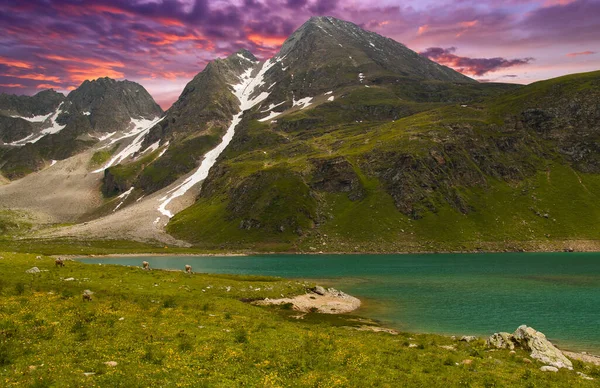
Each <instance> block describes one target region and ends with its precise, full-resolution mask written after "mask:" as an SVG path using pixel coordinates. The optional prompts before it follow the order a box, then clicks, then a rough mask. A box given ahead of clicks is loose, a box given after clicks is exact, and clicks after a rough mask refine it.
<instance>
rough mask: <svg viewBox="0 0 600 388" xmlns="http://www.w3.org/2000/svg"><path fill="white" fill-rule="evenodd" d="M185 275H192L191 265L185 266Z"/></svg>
mask: <svg viewBox="0 0 600 388" xmlns="http://www.w3.org/2000/svg"><path fill="white" fill-rule="evenodd" d="M185 273H192V266H191V265H189V264H186V265H185Z"/></svg>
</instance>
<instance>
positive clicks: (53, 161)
mask: <svg viewBox="0 0 600 388" xmlns="http://www.w3.org/2000/svg"><path fill="white" fill-rule="evenodd" d="M55 164H56V160H54V159H53V160H52V161H51V162H50V167H52V166H54V165H55Z"/></svg>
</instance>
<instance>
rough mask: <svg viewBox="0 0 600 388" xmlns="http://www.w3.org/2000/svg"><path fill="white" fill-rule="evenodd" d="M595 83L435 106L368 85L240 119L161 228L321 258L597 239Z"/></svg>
mask: <svg viewBox="0 0 600 388" xmlns="http://www.w3.org/2000/svg"><path fill="white" fill-rule="evenodd" d="M599 85H600V72H594V73H587V74H579V75H572V76H567V77H561V78H558V79H554V80H549V81H543V82H539V83H535V84H532V85H529V86H526V87H523V88H520V89H517V90H514V91H508V92H506V93H504V94H501V95H500V96H497V97H490V98H487V99H485V100H481V101H480V102H475V103H472V104H462V105H459V104H452V105H444V106H440V107H436V106H435V104H432V103H417V102H410V103H407V102H404V101H403V102H402V103H396V104H395V103H391V101H393V100H394V99H393V98H392V97H391V93H392V91H393V89H390V88H389V87H388V88H386V87H376V86H373V87H371V88H369V89H364V88H360V89H355V90H349V91H347V92H346V93H345V94H342V96H339V97H336V99H335V100H334V101H333V102H328V103H324V104H321V105H319V106H317V107H315V108H314V109H307V110H303V111H299V112H297V113H292V114H289V115H287V116H285V117H284V118H283V119H280V120H277V122H271V123H270V124H266V123H261V122H258V121H257V120H254V119H253V118H252V115H251V114H248V115H246V120H245V121H244V122H243V128H239V129H238V131H237V133H236V135H235V137H234V140H233V142H232V144H231V145H230V147H229V148H228V149H227V150H226V152H225V153H224V155H222V158H221V160H220V162H219V164H218V165H217V166H216V167H215V168H213V170H211V173H210V175H209V177H208V178H207V181H206V182H205V184H204V187H203V191H202V193H201V195H200V197H199V198H198V201H197V203H196V204H195V205H193V206H192V207H190V208H189V209H187V210H185V211H183V212H181V213H180V214H178V215H177V216H176V217H175V218H174V219H173V220H172V222H171V223H170V224H169V226H168V231H169V232H171V233H172V234H173V235H175V236H176V237H179V238H183V239H186V240H189V241H192V242H194V243H196V244H199V245H201V246H206V247H220V246H221V247H222V246H225V247H228V248H252V249H297V250H319V251H321V250H322V251H353V250H360V251H365V250H366V251H402V250H436V249H440V250H446V249H456V250H460V249H476V248H478V247H481V248H486V249H490V248H493V249H519V248H521V247H528V246H530V245H531V244H533V245H538V246H542V245H547V246H555V248H557V247H559V246H560V244H562V241H564V240H581V239H584V240H598V239H600V231H599V229H598V228H597V227H595V226H596V225H597V220H598V219H599V216H600V205H598V203H599V202H598V196H597V193H600V191H599V190H600V175H597V172H598V170H597V165H598V164H597V158H598V156H597V155H598V153H597V149H596V148H595V147H596V144H597V134H598V133H599V129H600V125H599V124H600V112H599V110H598V106H599V104H598V103H599V102H600V93H599V90H600V88H599V87H598V86H599ZM356 104H359V105H360V106H361V107H365V108H357V105H356ZM388 104H389V105H388ZM465 105H466V106H465ZM392 106H393V107H394V109H400V108H402V109H404V112H405V114H404V116H405V117H400V118H399V119H396V120H394V117H395V116H396V114H395V113H394V114H393V115H392V116H394V117H391V116H390V115H389V112H390V107H392ZM392 110H393V109H392ZM420 111H421V112H420ZM340 112H344V113H340ZM346 112H348V113H347V114H346ZM397 116H401V115H397ZM553 244H554V245H553Z"/></svg>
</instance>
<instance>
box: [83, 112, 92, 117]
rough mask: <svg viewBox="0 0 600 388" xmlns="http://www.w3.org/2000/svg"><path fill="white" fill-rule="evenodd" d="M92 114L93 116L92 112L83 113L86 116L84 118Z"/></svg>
mask: <svg viewBox="0 0 600 388" xmlns="http://www.w3.org/2000/svg"><path fill="white" fill-rule="evenodd" d="M91 114H92V112H90V111H85V112H83V115H84V116H89V115H91Z"/></svg>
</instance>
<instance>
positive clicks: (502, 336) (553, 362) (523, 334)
mask: <svg viewBox="0 0 600 388" xmlns="http://www.w3.org/2000/svg"><path fill="white" fill-rule="evenodd" d="M486 342H487V344H488V346H491V347H495V348H500V349H511V350H512V349H514V348H515V347H520V348H522V349H524V350H527V351H529V352H531V357H532V358H534V359H536V360H539V361H541V362H543V363H544V364H546V365H550V366H553V367H556V368H567V369H573V363H572V362H571V360H569V359H568V358H567V357H565V355H564V354H563V353H562V352H561V351H560V350H559V349H558V348H556V347H555V346H554V345H553V344H552V342H550V341H548V339H547V338H546V336H545V335H544V333H542V332H539V331H537V330H535V329H534V328H532V327H528V326H527V325H521V326H519V327H518V328H517V330H515V332H514V333H513V334H509V333H504V332H502V333H494V334H493V335H492V336H491V337H490V338H488V339H487V341H486Z"/></svg>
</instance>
